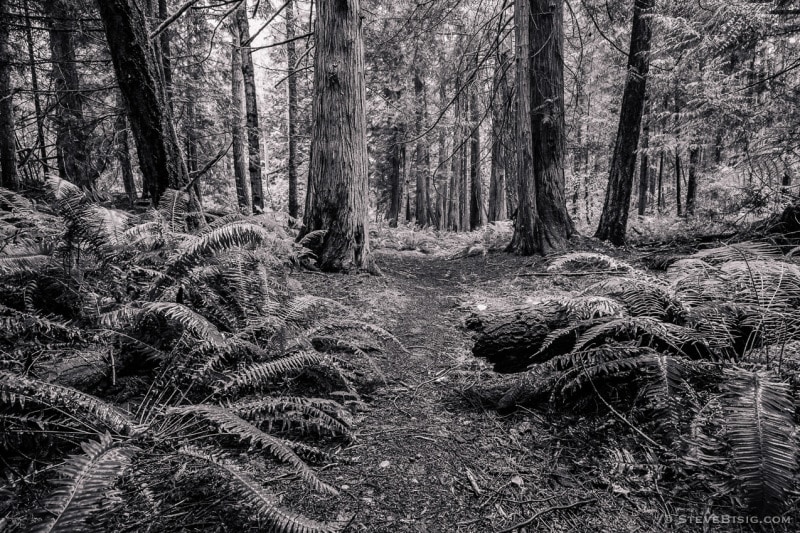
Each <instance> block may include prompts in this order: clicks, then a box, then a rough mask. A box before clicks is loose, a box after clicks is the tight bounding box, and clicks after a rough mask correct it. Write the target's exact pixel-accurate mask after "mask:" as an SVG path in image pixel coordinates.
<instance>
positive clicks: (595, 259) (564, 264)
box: [547, 252, 635, 272]
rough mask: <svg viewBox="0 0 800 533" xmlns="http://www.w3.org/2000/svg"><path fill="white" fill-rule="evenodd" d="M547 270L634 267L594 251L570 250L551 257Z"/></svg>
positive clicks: (624, 268)
mask: <svg viewBox="0 0 800 533" xmlns="http://www.w3.org/2000/svg"><path fill="white" fill-rule="evenodd" d="M547 270H548V271H549V272H558V271H567V272H582V271H592V272H594V271H602V272H634V271H635V269H634V268H633V267H632V266H631V265H629V264H628V263H626V262H625V261H620V260H619V259H614V258H613V257H610V256H608V255H605V254H600V253H595V252H572V253H568V254H564V255H562V256H560V257H557V258H555V259H553V260H552V261H551V262H550V264H549V265H548V267H547Z"/></svg>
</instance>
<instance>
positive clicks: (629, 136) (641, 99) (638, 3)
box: [595, 0, 655, 245]
mask: <svg viewBox="0 0 800 533" xmlns="http://www.w3.org/2000/svg"><path fill="white" fill-rule="evenodd" d="M654 1H655V0H635V2H634V7H633V27H632V30H631V45H630V52H629V54H628V75H627V79H626V80H625V89H624V92H623V94H622V108H621V110H620V117H619V128H618V130H617V140H616V143H615V145H614V155H613V156H612V159H611V171H610V174H609V178H608V188H607V190H606V199H605V204H604V206H603V214H602V215H601V216H600V225H599V226H598V228H597V232H596V233H595V237H597V238H598V239H601V240H606V241H611V242H612V243H613V244H616V245H621V244H623V243H624V242H625V231H626V228H627V225H628V210H629V208H630V201H631V189H632V188H633V175H634V171H635V169H636V147H637V146H638V145H639V130H640V127H641V122H642V113H643V111H644V105H645V98H646V92H647V74H648V71H649V70H650V40H651V37H652V28H651V22H650V14H649V12H650V11H651V10H652V8H653V5H654Z"/></svg>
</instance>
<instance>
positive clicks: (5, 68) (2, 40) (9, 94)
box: [0, 0, 19, 189]
mask: <svg viewBox="0 0 800 533" xmlns="http://www.w3.org/2000/svg"><path fill="white" fill-rule="evenodd" d="M10 23H11V16H10V10H9V2H8V0H0V186H2V187H7V188H9V189H16V188H17V187H18V185H19V183H18V181H17V149H16V146H15V142H14V105H13V102H12V99H13V97H14V90H13V87H12V86H11V65H12V58H11V50H10V48H9V42H8V41H9V24H10Z"/></svg>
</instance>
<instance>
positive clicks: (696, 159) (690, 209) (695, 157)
mask: <svg viewBox="0 0 800 533" xmlns="http://www.w3.org/2000/svg"><path fill="white" fill-rule="evenodd" d="M699 163H700V147H699V146H698V145H696V144H693V145H692V146H690V147H689V179H688V181H687V182H686V215H687V216H692V215H694V208H695V201H696V197H697V165H698V164H699Z"/></svg>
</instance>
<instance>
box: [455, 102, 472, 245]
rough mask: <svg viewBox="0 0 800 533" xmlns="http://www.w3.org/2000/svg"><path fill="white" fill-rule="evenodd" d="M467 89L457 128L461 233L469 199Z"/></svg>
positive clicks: (466, 226)
mask: <svg viewBox="0 0 800 533" xmlns="http://www.w3.org/2000/svg"><path fill="white" fill-rule="evenodd" d="M469 104H470V102H469V88H466V89H465V91H464V96H463V99H462V105H463V107H462V115H461V124H460V127H459V135H458V137H459V144H460V145H461V148H460V149H459V151H458V155H459V164H458V167H459V181H460V186H459V191H458V214H459V227H460V228H461V231H469V220H470V216H469V208H470V203H469V197H470V181H469V166H468V165H469V163H468V161H469V148H470V142H469V112H470V111H469V107H470V105H469Z"/></svg>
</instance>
